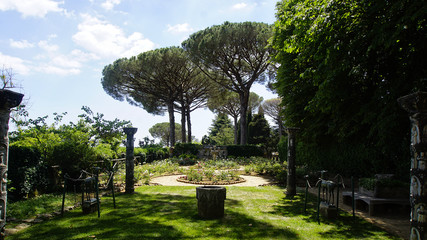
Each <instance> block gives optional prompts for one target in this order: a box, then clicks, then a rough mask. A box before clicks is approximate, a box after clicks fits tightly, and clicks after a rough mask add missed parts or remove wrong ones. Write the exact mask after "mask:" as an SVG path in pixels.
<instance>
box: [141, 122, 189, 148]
mask: <svg viewBox="0 0 427 240" xmlns="http://www.w3.org/2000/svg"><path fill="white" fill-rule="evenodd" d="M181 128H182V126H181V124H179V123H175V138H176V140H177V141H181V140H182V137H181V135H180V133H181ZM148 131H149V132H150V134H151V136H152V137H153V138H158V139H160V143H161V144H162V145H168V144H169V142H170V125H169V123H168V122H163V123H156V124H154V125H153V126H152V127H151V128H150V129H148Z"/></svg>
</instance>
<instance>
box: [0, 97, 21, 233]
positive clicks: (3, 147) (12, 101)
mask: <svg viewBox="0 0 427 240" xmlns="http://www.w3.org/2000/svg"><path fill="white" fill-rule="evenodd" d="M23 97H24V95H23V94H20V93H16V92H13V91H10V90H5V89H1V90H0V177H1V179H0V227H1V233H0V239H4V238H5V236H4V226H5V225H6V204H7V189H6V184H7V163H8V159H9V156H8V155H9V137H8V131H9V116H10V109H11V108H13V107H16V106H18V105H19V104H20V103H21V101H22V98H23Z"/></svg>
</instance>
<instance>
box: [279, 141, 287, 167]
mask: <svg viewBox="0 0 427 240" xmlns="http://www.w3.org/2000/svg"><path fill="white" fill-rule="evenodd" d="M277 150H278V152H279V159H280V162H287V161H288V137H287V136H282V137H281V138H280V141H279V143H278V144H277Z"/></svg>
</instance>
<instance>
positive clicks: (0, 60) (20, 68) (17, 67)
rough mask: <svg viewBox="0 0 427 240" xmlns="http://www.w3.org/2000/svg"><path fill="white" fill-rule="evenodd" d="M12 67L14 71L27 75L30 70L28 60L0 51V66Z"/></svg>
mask: <svg viewBox="0 0 427 240" xmlns="http://www.w3.org/2000/svg"><path fill="white" fill-rule="evenodd" d="M3 66H4V67H6V68H12V70H13V72H14V73H19V74H22V75H27V74H29V72H30V67H29V62H28V61H25V60H23V59H21V58H17V57H12V56H8V55H4V54H3V53H1V52H0V67H3Z"/></svg>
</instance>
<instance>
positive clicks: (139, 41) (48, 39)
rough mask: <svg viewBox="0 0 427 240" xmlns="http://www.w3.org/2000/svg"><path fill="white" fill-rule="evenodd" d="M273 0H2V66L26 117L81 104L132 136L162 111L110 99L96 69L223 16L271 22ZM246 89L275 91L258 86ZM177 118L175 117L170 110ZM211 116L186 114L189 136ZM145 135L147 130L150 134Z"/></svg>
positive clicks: (74, 109)
mask: <svg viewBox="0 0 427 240" xmlns="http://www.w3.org/2000/svg"><path fill="white" fill-rule="evenodd" d="M276 2H277V1H276V0H259V1H257V0H236V1H235V0H62V1H58V0H37V1H35V0H0V29H1V30H2V31H1V34H0V67H4V68H12V69H13V72H14V74H15V75H14V79H15V80H14V82H15V85H16V86H17V88H16V89H15V90H16V91H19V92H21V93H24V94H25V100H24V102H25V104H26V105H27V106H28V112H29V114H30V117H31V118H36V117H40V116H45V115H49V116H50V118H51V119H52V113H54V112H57V113H62V112H67V113H68V114H67V117H66V118H64V121H65V123H66V122H69V121H74V122H75V121H76V119H77V115H79V114H81V113H82V111H81V107H82V106H88V107H90V108H91V109H92V111H93V112H99V113H103V114H104V115H105V119H109V120H113V119H115V118H118V119H120V120H130V121H131V122H132V124H133V126H134V127H137V128H138V132H137V134H136V138H137V139H142V138H143V137H145V136H150V134H149V132H148V129H149V128H150V127H151V126H153V125H154V124H156V123H158V122H167V121H168V117H167V116H166V115H165V116H153V115H151V114H148V113H147V112H145V110H143V109H142V108H137V107H134V106H130V105H129V104H128V103H127V102H120V101H117V100H114V99H113V98H112V97H110V96H109V95H107V94H106V93H105V92H104V90H103V89H102V86H101V77H102V69H103V67H104V66H105V65H108V64H110V63H112V62H113V61H114V60H116V59H118V58H121V57H130V56H134V55H137V54H139V53H141V52H144V51H148V50H152V49H156V48H162V47H169V46H180V45H181V42H182V41H184V40H185V39H187V38H188V36H189V35H191V34H192V33H194V32H196V31H199V30H202V29H205V28H207V27H210V26H212V25H219V24H222V23H223V22H225V21H229V22H244V21H254V22H265V23H269V24H272V23H274V21H275V16H274V14H275V5H276ZM252 91H254V92H256V93H257V94H258V95H260V96H262V97H263V98H264V99H270V98H274V97H275V95H274V94H273V93H271V92H269V91H268V90H266V89H265V87H264V86H261V85H255V86H254V87H253V88H252ZM175 117H176V119H177V122H179V119H180V116H178V115H175ZM213 117H214V115H213V114H212V113H211V112H210V111H209V110H206V109H199V110H196V111H195V112H193V114H192V124H193V135H194V136H196V138H197V139H199V140H200V139H201V137H202V136H203V135H205V134H207V132H208V128H209V127H210V125H211V123H212V119H213ZM150 138H151V136H150Z"/></svg>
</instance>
